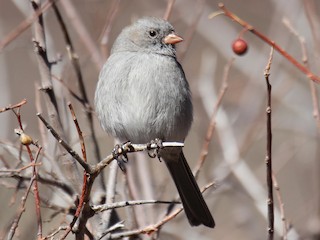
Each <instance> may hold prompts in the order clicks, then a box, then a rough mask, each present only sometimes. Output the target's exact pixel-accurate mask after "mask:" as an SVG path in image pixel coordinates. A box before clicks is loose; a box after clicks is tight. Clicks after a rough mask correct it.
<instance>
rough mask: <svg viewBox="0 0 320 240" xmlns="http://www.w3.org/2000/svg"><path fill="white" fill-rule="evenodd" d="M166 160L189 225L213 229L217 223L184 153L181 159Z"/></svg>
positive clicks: (181, 154)
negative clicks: (201, 225)
mask: <svg viewBox="0 0 320 240" xmlns="http://www.w3.org/2000/svg"><path fill="white" fill-rule="evenodd" d="M170 157H172V155H171V156H170ZM164 160H165V163H166V165H167V167H168V169H169V172H170V174H171V176H172V178H173V180H174V182H175V184H176V187H177V189H178V192H179V195H180V198H181V202H182V205H183V208H184V211H185V212H186V215H187V217H188V219H189V223H190V224H191V225H192V226H198V225H200V224H203V225H205V226H207V227H211V228H213V227H214V226H215V222H214V220H213V217H212V215H211V213H210V211H209V209H208V206H207V204H206V202H205V201H204V199H203V197H202V194H201V192H200V190H199V187H198V184H197V182H196V180H195V178H194V176H193V174H192V171H191V169H190V167H189V165H188V163H187V161H186V159H185V157H184V155H183V152H182V151H181V153H180V155H179V159H167V158H165V159H164Z"/></svg>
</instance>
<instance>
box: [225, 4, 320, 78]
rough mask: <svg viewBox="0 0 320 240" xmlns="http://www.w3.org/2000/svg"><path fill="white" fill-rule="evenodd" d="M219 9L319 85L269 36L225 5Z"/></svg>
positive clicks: (301, 65)
mask: <svg viewBox="0 0 320 240" xmlns="http://www.w3.org/2000/svg"><path fill="white" fill-rule="evenodd" d="M219 8H220V9H221V10H222V11H223V12H224V14H225V15H226V16H227V17H229V18H231V19H232V20H233V21H235V22H237V23H238V24H240V25H241V26H242V27H244V28H246V29H248V31H250V32H252V33H253V34H255V35H256V36H258V37H259V38H260V39H262V40H263V41H264V42H266V43H267V44H269V45H270V46H272V47H273V48H274V49H275V50H276V51H278V52H279V53H280V54H281V55H282V56H283V57H285V58H286V59H287V60H288V61H289V62H291V63H292V64H293V65H295V66H296V67H297V68H298V69H299V70H300V71H301V72H303V73H304V74H305V75H306V76H307V77H308V78H310V79H311V80H312V81H315V82H317V83H320V77H319V76H317V75H315V74H313V73H312V72H311V71H310V70H309V69H308V68H307V67H305V66H303V64H301V63H299V62H298V61H297V60H296V59H295V58H294V57H292V56H291V55H290V54H289V53H287V52H286V51H285V50H284V49H282V48H281V47H280V46H279V45H277V44H276V43H275V42H274V41H273V40H271V39H269V38H268V37H267V36H265V35H263V34H262V33H260V32H259V31H258V30H256V29H255V28H254V27H253V26H251V25H250V24H249V23H247V22H245V21H244V20H242V19H241V18H239V17H238V16H236V15H235V14H234V13H232V12H230V11H229V10H228V9H227V8H226V7H225V6H224V4H223V3H219Z"/></svg>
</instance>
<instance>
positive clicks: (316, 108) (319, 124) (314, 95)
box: [283, 14, 320, 133]
mask: <svg viewBox="0 0 320 240" xmlns="http://www.w3.org/2000/svg"><path fill="white" fill-rule="evenodd" d="M307 15H309V14H307ZM283 23H284V25H285V26H286V27H287V28H288V29H289V30H290V32H291V33H292V34H293V35H295V36H296V37H297V39H298V40H299V43H300V46H301V54H302V62H303V64H304V65H305V66H306V67H307V68H309V63H308V55H307V49H306V41H305V39H304V37H303V36H301V35H300V34H299V33H298V31H297V30H296V29H294V27H293V26H292V25H291V23H290V21H289V19H286V18H285V19H283ZM309 83H310V84H309V86H310V92H311V97H312V106H313V117H314V119H315V121H316V125H317V128H318V132H319V133H320V112H319V97H318V93H317V89H316V86H315V83H314V82H313V81H309Z"/></svg>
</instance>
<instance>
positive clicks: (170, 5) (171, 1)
mask: <svg viewBox="0 0 320 240" xmlns="http://www.w3.org/2000/svg"><path fill="white" fill-rule="evenodd" d="M167 1H168V3H167V8H166V11H165V13H164V15H163V19H165V20H168V19H169V17H170V15H171V12H172V9H173V5H174V3H175V0H167Z"/></svg>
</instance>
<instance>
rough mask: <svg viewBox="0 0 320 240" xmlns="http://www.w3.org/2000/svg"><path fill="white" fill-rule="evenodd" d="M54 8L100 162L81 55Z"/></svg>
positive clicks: (101, 184)
mask: <svg viewBox="0 0 320 240" xmlns="http://www.w3.org/2000/svg"><path fill="white" fill-rule="evenodd" d="M118 1H119V0H118ZM52 8H53V10H54V12H55V14H56V16H57V19H58V22H59V24H60V26H61V30H62V32H63V35H64V39H65V42H66V45H67V46H66V48H67V51H68V53H69V54H68V56H69V58H70V61H71V64H72V66H73V68H74V71H75V73H76V77H77V82H78V84H77V85H78V86H79V91H80V96H81V97H80V98H81V101H80V102H81V104H82V105H83V107H84V109H85V117H86V120H87V122H88V124H89V128H90V132H91V134H90V138H91V141H90V142H92V143H93V147H94V150H93V153H94V155H95V160H96V162H99V161H100V159H101V155H100V149H99V144H98V140H97V137H96V132H95V128H94V124H93V114H92V112H93V111H92V109H93V107H92V106H91V104H90V102H89V99H88V95H87V90H86V88H85V84H84V80H83V75H82V72H81V67H80V61H79V57H78V55H77V53H76V51H75V49H74V46H73V42H72V40H71V37H70V34H69V32H68V29H67V26H66V24H65V22H64V20H63V18H62V16H61V13H60V11H59V9H58V7H57V6H56V5H55V4H53V6H52ZM73 96H75V95H73ZM100 186H101V188H102V189H103V190H104V191H105V183H104V174H103V173H101V177H100Z"/></svg>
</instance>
